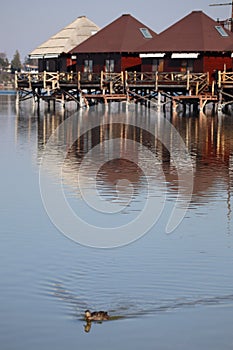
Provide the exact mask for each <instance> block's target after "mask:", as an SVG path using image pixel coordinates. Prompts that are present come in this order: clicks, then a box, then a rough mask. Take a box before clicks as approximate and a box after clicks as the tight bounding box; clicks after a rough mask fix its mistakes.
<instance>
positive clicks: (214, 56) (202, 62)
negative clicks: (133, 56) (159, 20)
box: [139, 11, 233, 75]
mask: <svg viewBox="0 0 233 350" xmlns="http://www.w3.org/2000/svg"><path fill="white" fill-rule="evenodd" d="M139 51H140V57H141V58H142V71H144V72H150V71H153V70H157V68H159V69H158V70H160V71H164V72H180V71H181V72H182V71H187V70H189V71H191V72H196V73H201V72H210V73H211V74H210V75H212V74H213V73H214V71H215V70H224V69H226V70H231V71H232V55H233V54H232V53H233V33H232V32H230V31H229V30H227V29H225V28H223V27H222V26H221V24H220V23H218V22H216V21H214V20H213V19H212V18H210V17H209V16H207V15H206V14H205V13H203V12H202V11H193V12H191V13H190V14H189V15H187V16H186V17H184V18H183V19H181V20H179V21H178V22H177V23H175V24H174V25H172V26H170V27H169V28H168V29H166V30H165V31H163V32H162V33H161V34H159V35H158V36H156V37H155V38H153V39H152V40H150V41H148V42H147V43H146V44H145V45H142V46H141V47H140V50H139Z"/></svg>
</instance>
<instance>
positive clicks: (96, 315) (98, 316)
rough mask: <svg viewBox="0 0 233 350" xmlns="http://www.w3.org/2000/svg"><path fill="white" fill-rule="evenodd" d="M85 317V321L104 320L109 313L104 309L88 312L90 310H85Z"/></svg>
mask: <svg viewBox="0 0 233 350" xmlns="http://www.w3.org/2000/svg"><path fill="white" fill-rule="evenodd" d="M85 319H86V321H106V320H109V315H108V313H107V312H106V311H94V312H90V310H86V311H85Z"/></svg>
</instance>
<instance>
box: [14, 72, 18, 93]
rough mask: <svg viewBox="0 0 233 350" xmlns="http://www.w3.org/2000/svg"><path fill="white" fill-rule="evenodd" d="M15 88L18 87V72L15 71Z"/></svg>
mask: <svg viewBox="0 0 233 350" xmlns="http://www.w3.org/2000/svg"><path fill="white" fill-rule="evenodd" d="M15 88H16V89H18V72H17V71H15Z"/></svg>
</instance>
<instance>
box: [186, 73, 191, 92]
mask: <svg viewBox="0 0 233 350" xmlns="http://www.w3.org/2000/svg"><path fill="white" fill-rule="evenodd" d="M189 88H190V72H189V70H188V71H187V87H186V89H187V91H189Z"/></svg>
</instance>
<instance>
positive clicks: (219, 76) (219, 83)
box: [218, 70, 222, 89]
mask: <svg viewBox="0 0 233 350" xmlns="http://www.w3.org/2000/svg"><path fill="white" fill-rule="evenodd" d="M221 78H222V75H221V71H220V70H219V71H218V88H219V89H220V88H221V85H222V81H221Z"/></svg>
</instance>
